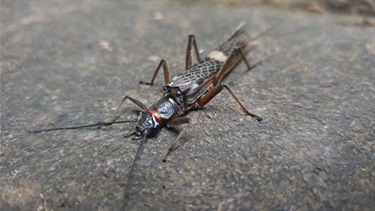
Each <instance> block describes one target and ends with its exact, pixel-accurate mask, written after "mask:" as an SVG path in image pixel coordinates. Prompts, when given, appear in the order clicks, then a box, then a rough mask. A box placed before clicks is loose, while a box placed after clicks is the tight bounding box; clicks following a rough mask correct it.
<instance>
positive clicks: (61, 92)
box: [0, 1, 375, 210]
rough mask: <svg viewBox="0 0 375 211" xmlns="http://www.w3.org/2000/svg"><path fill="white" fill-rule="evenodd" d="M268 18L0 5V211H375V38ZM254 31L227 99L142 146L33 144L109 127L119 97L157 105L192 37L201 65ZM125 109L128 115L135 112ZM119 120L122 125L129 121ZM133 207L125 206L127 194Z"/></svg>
mask: <svg viewBox="0 0 375 211" xmlns="http://www.w3.org/2000/svg"><path fill="white" fill-rule="evenodd" d="M335 20H336V19H335V18H334V17H332V16H329V15H314V14H308V13H302V12H301V13H288V12H287V11H278V10H273V9H267V8H240V7H225V6H217V5H210V4H203V5H184V4H172V3H166V2H157V3H154V4H150V3H146V2H142V3H129V2H128V3H120V2H116V1H105V2H98V1H95V2H85V3H78V2H76V1H66V2H63V3H62V2H61V3H56V2H55V3H47V2H46V1H36V2H33V3H28V2H26V1H2V2H1V71H2V72H1V129H2V136H1V148H0V207H2V209H4V210H8V209H21V210H36V209H39V210H43V209H45V210H50V209H57V208H58V207H64V208H65V209H72V210H91V209H95V208H96V209H100V210H112V209H114V208H118V209H121V208H124V207H125V206H126V209H128V210H130V209H134V210H141V209H142V210H182V209H188V210H202V209H210V210H211V209H212V210H214V209H219V210H371V209H373V208H374V207H375V200H374V199H375V187H374V184H375V179H374V178H375V175H374V174H375V173H374V172H375V164H374V163H375V156H374V152H375V144H374V136H375V135H374V130H375V128H374V119H375V112H374V110H375V109H374V99H375V97H374V96H375V85H374V84H375V79H374V68H375V61H374V58H375V56H374V54H375V50H374V49H375V44H374V28H364V27H360V26H342V25H339V24H338V23H337V22H336V21H335ZM241 21H245V22H246V23H247V27H248V29H249V33H250V34H251V36H254V37H255V36H256V35H257V34H259V33H261V32H262V31H264V30H266V29H267V28H269V27H271V26H272V25H273V24H275V23H278V25H279V28H277V29H276V30H274V31H272V32H271V33H270V34H268V35H267V36H264V37H262V38H261V39H258V40H256V41H254V50H253V51H252V52H251V53H250V54H249V55H248V58H249V59H250V60H251V61H253V62H255V61H259V60H261V61H262V65H260V66H258V67H256V68H255V69H253V70H252V71H250V72H246V71H245V66H244V65H243V64H241V65H239V66H238V67H237V68H236V69H235V71H233V73H232V74H231V75H230V76H229V77H227V78H226V79H225V82H226V83H228V84H230V85H232V87H233V89H234V90H235V91H237V93H238V95H239V96H240V98H241V99H242V100H243V101H244V102H245V104H246V106H247V107H248V108H249V109H250V110H251V111H253V112H254V113H257V114H259V115H260V116H262V117H263V118H264V121H263V122H262V123H258V122H257V121H255V120H254V119H252V118H250V117H247V116H244V114H243V112H242V111H241V110H240V109H239V106H238V105H237V104H236V103H235V102H234V100H233V99H232V98H230V95H229V94H228V93H227V92H226V91H224V92H223V93H221V94H220V95H218V96H217V97H216V98H215V99H214V100H212V101H211V103H210V104H209V105H208V106H207V107H206V109H204V110H202V111H197V112H192V113H191V114H190V115H189V116H190V117H191V118H192V124H191V126H190V128H189V131H188V134H187V135H186V136H185V137H184V138H183V139H182V142H183V143H184V145H183V146H181V147H180V148H178V149H177V150H176V151H175V152H174V153H172V155H171V156H170V157H169V161H168V162H167V163H162V162H161V160H162V158H163V157H164V155H165V153H166V152H167V148H168V145H169V143H170V142H171V141H172V140H173V139H174V138H175V137H176V136H177V131H179V130H181V128H178V130H176V131H168V130H166V129H164V130H163V131H162V132H161V133H160V135H159V136H158V137H156V138H153V139H149V141H148V142H147V143H146V144H145V147H144V151H143V153H142V154H141V159H140V160H139V161H138V162H137V166H136V168H135V170H134V178H133V180H132V181H130V187H132V188H131V190H127V189H126V186H127V185H126V184H127V183H128V182H129V181H128V172H129V170H130V166H131V164H132V162H133V159H134V155H135V152H136V151H137V148H138V142H137V141H135V140H129V139H125V138H122V135H123V134H124V133H125V132H126V131H128V130H129V128H130V127H129V125H117V126H114V127H110V128H102V129H95V128H94V129H82V130H76V131H56V132H48V133H42V134H29V133H27V132H25V131H24V130H23V128H24V127H26V128H28V129H32V128H33V129H40V128H46V127H57V126H65V125H72V124H86V123H92V122H97V121H99V120H104V119H108V118H109V117H110V114H111V113H112V112H113V111H114V109H115V107H116V105H117V104H118V103H119V101H120V100H121V98H122V97H123V96H124V95H125V94H131V95H134V96H136V97H139V98H142V99H146V100H147V101H148V102H149V103H151V102H153V101H155V100H156V99H157V98H158V97H160V95H161V85H162V83H163V80H162V78H163V77H162V75H159V76H158V78H157V82H156V85H155V86H154V87H149V86H144V85H140V84H139V83H138V81H139V80H141V79H147V78H150V77H151V74H152V71H153V70H154V68H155V67H156V65H157V63H158V62H159V59H161V58H165V59H167V60H168V62H169V64H170V69H171V72H172V75H175V74H178V73H180V72H182V69H183V66H184V54H185V52H184V51H185V47H186V41H187V34H189V33H191V32H193V33H194V34H195V35H196V37H197V41H198V45H199V46H200V47H201V48H202V49H204V50H205V52H204V54H206V53H208V52H209V51H210V50H211V49H213V48H215V47H216V45H218V44H220V43H221V42H222V41H224V40H225V39H227V38H228V36H230V34H231V32H232V31H233V30H234V29H235V28H236V26H237V25H238V24H239V23H240V22H241ZM128 108H129V110H130V111H129V112H127V113H126V114H128V115H130V117H128V118H131V119H132V118H133V116H134V115H135V114H134V113H133V112H131V110H135V108H136V107H135V106H133V105H131V104H129V106H128ZM125 119H126V117H125ZM125 194H127V195H129V198H126V197H124V195H125Z"/></svg>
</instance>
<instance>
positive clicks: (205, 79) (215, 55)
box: [165, 27, 250, 108]
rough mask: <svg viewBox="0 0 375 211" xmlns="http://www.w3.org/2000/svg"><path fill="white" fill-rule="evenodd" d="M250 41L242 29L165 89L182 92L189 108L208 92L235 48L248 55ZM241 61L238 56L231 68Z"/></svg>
mask: <svg viewBox="0 0 375 211" xmlns="http://www.w3.org/2000/svg"><path fill="white" fill-rule="evenodd" d="M249 41H250V37H249V36H248V35H247V33H246V31H245V29H244V28H243V27H240V28H239V29H237V30H236V31H235V33H234V34H233V35H232V36H231V37H230V38H229V39H228V40H227V41H226V42H225V43H223V44H222V45H220V46H219V47H218V48H216V49H215V50H214V51H212V52H211V53H210V54H208V55H207V56H206V57H205V58H204V59H203V60H202V61H201V62H199V63H196V64H194V65H193V66H192V67H191V68H190V69H188V70H186V71H185V72H184V73H183V74H182V75H178V76H176V77H174V78H173V79H172V81H171V82H170V83H169V84H168V85H167V86H165V89H168V90H169V91H171V90H177V91H180V92H181V93H182V94H183V95H184V98H185V99H183V101H184V104H185V106H186V107H187V108H188V107H189V105H191V104H193V103H195V102H197V100H198V99H199V98H200V97H201V96H202V95H204V94H205V93H206V92H207V91H208V89H209V87H210V86H211V84H212V83H211V82H212V80H213V79H214V76H215V75H216V74H217V73H218V72H219V70H220V69H221V68H222V67H223V64H224V62H225V61H226V59H227V58H228V56H229V54H230V52H231V51H232V50H233V49H234V48H241V50H242V52H244V53H247V51H248V47H249V46H248V44H249ZM239 60H240V56H239V55H237V56H236V57H235V58H234V59H233V62H232V64H231V68H233V67H234V66H235V65H236V64H237V63H238V62H239ZM231 68H230V69H231ZM229 71H230V70H229ZM229 71H228V72H229Z"/></svg>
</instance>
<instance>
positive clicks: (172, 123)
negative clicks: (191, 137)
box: [163, 117, 190, 162]
mask: <svg viewBox="0 0 375 211" xmlns="http://www.w3.org/2000/svg"><path fill="white" fill-rule="evenodd" d="M188 123H190V119H189V118H187V117H176V118H174V119H172V120H171V121H170V122H168V125H167V127H175V126H178V125H182V124H188ZM186 130H187V127H185V128H184V129H183V130H182V131H181V133H180V134H178V136H177V138H176V139H175V140H174V141H173V142H172V143H171V145H169V148H168V152H167V154H166V155H165V157H164V159H163V162H167V158H168V156H169V154H171V153H172V152H173V151H174V150H175V149H177V148H178V147H179V145H178V142H179V140H180V139H181V137H182V136H183V135H185V133H186Z"/></svg>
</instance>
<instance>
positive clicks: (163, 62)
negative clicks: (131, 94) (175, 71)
mask: <svg viewBox="0 0 375 211" xmlns="http://www.w3.org/2000/svg"><path fill="white" fill-rule="evenodd" d="M161 67H163V71H164V83H165V84H169V82H170V81H171V79H170V78H169V68H168V63H167V61H166V60H165V59H162V60H161V61H160V63H159V65H158V67H157V68H156V69H155V72H154V75H153V76H152V79H151V82H147V81H140V82H139V83H140V84H146V85H153V84H154V81H155V78H156V75H157V74H158V72H159V70H160V68H161Z"/></svg>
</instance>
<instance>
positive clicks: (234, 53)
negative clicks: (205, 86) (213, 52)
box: [213, 48, 251, 86]
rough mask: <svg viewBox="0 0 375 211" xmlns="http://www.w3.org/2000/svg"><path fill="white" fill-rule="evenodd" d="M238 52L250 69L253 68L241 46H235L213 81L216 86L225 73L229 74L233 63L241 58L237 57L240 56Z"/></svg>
mask: <svg viewBox="0 0 375 211" xmlns="http://www.w3.org/2000/svg"><path fill="white" fill-rule="evenodd" d="M238 54H239V55H240V57H241V59H242V60H243V61H244V62H245V64H246V66H247V68H248V69H250V68H251V66H250V63H249V62H248V61H247V59H246V57H245V54H243V52H242V50H241V48H234V49H233V50H232V51H231V52H230V53H229V56H228V58H227V59H226V60H225V62H224V64H223V67H221V69H220V70H219V72H218V73H217V74H216V76H215V79H214V81H213V85H214V86H216V85H217V84H218V83H219V82H220V81H221V79H223V77H224V75H225V74H227V73H228V71H230V70H231V68H232V67H233V65H234V64H235V63H237V62H238V60H237V59H239V58H236V57H237V56H238ZM236 60H237V61H236Z"/></svg>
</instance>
